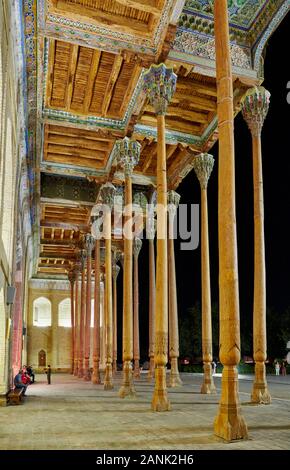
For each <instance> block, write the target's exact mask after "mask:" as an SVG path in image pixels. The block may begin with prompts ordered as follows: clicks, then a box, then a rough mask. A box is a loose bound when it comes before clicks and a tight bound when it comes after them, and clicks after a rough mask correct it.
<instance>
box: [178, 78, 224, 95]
mask: <svg viewBox="0 0 290 470" xmlns="http://www.w3.org/2000/svg"><path fill="white" fill-rule="evenodd" d="M180 90H183V91H186V93H187V94H188V95H189V96H190V95H191V94H194V92H197V93H201V94H203V95H208V96H214V97H216V96H217V89H216V85H213V84H212V83H208V84H206V83H199V82H195V81H192V80H189V79H186V78H178V79H177V85H176V93H178V92H179V91H180Z"/></svg>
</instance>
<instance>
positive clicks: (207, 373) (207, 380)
mask: <svg viewBox="0 0 290 470" xmlns="http://www.w3.org/2000/svg"><path fill="white" fill-rule="evenodd" d="M200 393H206V394H215V393H216V388H215V384H214V381H213V377H212V368H211V363H210V362H204V364H203V383H202V386H201V389H200Z"/></svg>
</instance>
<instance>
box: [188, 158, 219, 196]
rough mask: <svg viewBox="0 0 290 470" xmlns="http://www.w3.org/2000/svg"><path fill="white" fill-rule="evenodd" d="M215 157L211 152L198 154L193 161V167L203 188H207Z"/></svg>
mask: <svg viewBox="0 0 290 470" xmlns="http://www.w3.org/2000/svg"><path fill="white" fill-rule="evenodd" d="M213 166H214V158H213V156H212V155H210V154H209V153H201V154H199V155H197V156H196V157H195V159H194V161H193V168H194V171H195V173H196V176H197V177H198V179H199V182H200V187H201V189H206V188H207V184H208V180H209V177H210V175H211V172H212V170H213Z"/></svg>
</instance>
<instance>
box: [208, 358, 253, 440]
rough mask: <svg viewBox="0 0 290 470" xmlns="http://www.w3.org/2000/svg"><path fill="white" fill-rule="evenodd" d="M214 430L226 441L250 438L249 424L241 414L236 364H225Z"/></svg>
mask: <svg viewBox="0 0 290 470" xmlns="http://www.w3.org/2000/svg"><path fill="white" fill-rule="evenodd" d="M214 432H215V434H216V435H217V436H218V437H221V438H222V439H225V440H226V441H234V440H238V439H248V429H247V425H246V423H245V421H244V418H243V416H242V415H241V407H240V402H239V396H238V373H237V368H236V366H226V365H225V366H224V369H223V375H222V395H221V401H220V406H219V412H218V415H217V417H216V419H215V422H214Z"/></svg>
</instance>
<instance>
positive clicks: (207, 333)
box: [193, 153, 216, 393]
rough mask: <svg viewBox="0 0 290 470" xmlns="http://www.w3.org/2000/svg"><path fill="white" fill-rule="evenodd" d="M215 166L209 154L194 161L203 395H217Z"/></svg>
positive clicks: (202, 155)
mask: <svg viewBox="0 0 290 470" xmlns="http://www.w3.org/2000/svg"><path fill="white" fill-rule="evenodd" d="M213 166H214V158H213V156H212V155H209V154H207V153H201V154H200V155H198V156H197V157H195V159H194V161H193V168H194V170H195V173H196V175H197V177H198V180H199V182H200V189H201V290H202V357H203V372H204V373H203V383H202V386H201V393H216V389H215V386H214V381H213V377H212V325H211V292H210V263H209V243H208V213H207V185H208V180H209V178H210V175H211V172H212V170H213Z"/></svg>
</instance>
